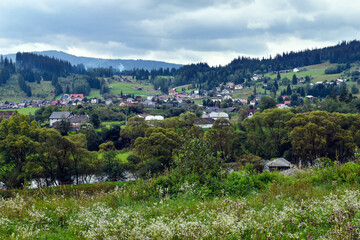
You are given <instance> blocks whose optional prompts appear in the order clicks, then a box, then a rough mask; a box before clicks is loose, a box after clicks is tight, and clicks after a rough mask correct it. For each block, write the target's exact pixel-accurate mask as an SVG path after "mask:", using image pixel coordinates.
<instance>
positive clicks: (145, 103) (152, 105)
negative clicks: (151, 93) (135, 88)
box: [143, 100, 155, 108]
mask: <svg viewBox="0 0 360 240" xmlns="http://www.w3.org/2000/svg"><path fill="white" fill-rule="evenodd" d="M143 104H144V106H148V107H151V108H154V107H155V102H153V101H151V100H145V101H144V102H143Z"/></svg>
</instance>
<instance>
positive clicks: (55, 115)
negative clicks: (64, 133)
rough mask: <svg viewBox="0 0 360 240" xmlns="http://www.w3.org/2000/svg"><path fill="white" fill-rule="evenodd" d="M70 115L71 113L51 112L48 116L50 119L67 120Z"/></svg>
mask: <svg viewBox="0 0 360 240" xmlns="http://www.w3.org/2000/svg"><path fill="white" fill-rule="evenodd" d="M71 115H72V113H71V112H53V113H52V114H51V115H50V119H61V118H65V119H68V118H69V117H70V116H71Z"/></svg>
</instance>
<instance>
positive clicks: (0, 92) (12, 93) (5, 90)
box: [0, 74, 27, 100]
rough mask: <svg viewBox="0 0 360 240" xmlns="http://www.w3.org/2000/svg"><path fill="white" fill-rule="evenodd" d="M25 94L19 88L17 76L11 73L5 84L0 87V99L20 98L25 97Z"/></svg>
mask: <svg viewBox="0 0 360 240" xmlns="http://www.w3.org/2000/svg"><path fill="white" fill-rule="evenodd" d="M25 98H27V97H26V94H25V93H24V92H23V91H22V90H21V89H20V87H19V84H18V76H17V75H16V74H14V75H12V76H11V78H10V79H9V80H8V81H7V83H6V84H4V85H2V86H1V87H0V99H1V100H8V99H13V100H20V99H25Z"/></svg>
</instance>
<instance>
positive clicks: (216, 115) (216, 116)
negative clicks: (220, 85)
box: [201, 111, 230, 120]
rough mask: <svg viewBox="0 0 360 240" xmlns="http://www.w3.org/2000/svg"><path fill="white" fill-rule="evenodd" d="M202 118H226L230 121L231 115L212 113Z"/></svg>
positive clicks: (204, 114) (205, 114)
mask: <svg viewBox="0 0 360 240" xmlns="http://www.w3.org/2000/svg"><path fill="white" fill-rule="evenodd" d="M201 118H212V119H214V120H217V119H219V118H225V119H227V120H230V117H229V114H227V113H225V112H215V111H213V112H210V113H206V112H204V113H203V115H202V116H201Z"/></svg>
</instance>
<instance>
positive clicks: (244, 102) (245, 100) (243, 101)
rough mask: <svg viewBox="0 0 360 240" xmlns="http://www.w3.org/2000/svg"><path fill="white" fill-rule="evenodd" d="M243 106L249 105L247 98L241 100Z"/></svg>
mask: <svg viewBox="0 0 360 240" xmlns="http://www.w3.org/2000/svg"><path fill="white" fill-rule="evenodd" d="M240 102H241V104H243V105H246V104H247V103H248V100H247V98H241V99H240Z"/></svg>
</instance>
